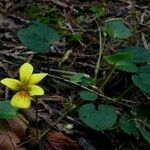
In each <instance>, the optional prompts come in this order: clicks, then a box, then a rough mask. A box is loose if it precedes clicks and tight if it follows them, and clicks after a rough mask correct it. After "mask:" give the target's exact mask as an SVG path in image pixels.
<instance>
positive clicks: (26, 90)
mask: <svg viewBox="0 0 150 150" xmlns="http://www.w3.org/2000/svg"><path fill="white" fill-rule="evenodd" d="M19 89H20V91H25V92H26V93H27V92H28V86H27V85H26V84H24V83H22V85H21V86H20V88H19Z"/></svg>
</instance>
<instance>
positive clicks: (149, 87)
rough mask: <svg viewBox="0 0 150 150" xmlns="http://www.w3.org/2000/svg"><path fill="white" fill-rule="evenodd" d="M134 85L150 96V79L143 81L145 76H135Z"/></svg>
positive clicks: (133, 78)
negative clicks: (149, 81) (149, 80)
mask: <svg viewBox="0 0 150 150" xmlns="http://www.w3.org/2000/svg"><path fill="white" fill-rule="evenodd" d="M132 80H133V83H134V84H135V85H136V86H137V87H139V88H140V89H141V90H142V91H143V92H145V93H148V94H150V83H147V81H148V79H147V78H145V79H143V76H140V75H133V76H132Z"/></svg>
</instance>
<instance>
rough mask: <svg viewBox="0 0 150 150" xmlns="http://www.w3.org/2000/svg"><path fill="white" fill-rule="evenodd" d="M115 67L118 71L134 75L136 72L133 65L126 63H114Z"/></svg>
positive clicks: (135, 67)
mask: <svg viewBox="0 0 150 150" xmlns="http://www.w3.org/2000/svg"><path fill="white" fill-rule="evenodd" d="M115 67H116V68H117V69H119V70H122V71H126V72H131V73H135V72H137V70H138V68H137V66H136V65H135V64H134V63H132V62H128V61H119V62H117V63H116V65H115Z"/></svg>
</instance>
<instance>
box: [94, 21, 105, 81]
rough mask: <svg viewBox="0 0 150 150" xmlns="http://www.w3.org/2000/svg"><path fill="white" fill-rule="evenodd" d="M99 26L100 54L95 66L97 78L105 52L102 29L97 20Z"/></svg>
mask: <svg viewBox="0 0 150 150" xmlns="http://www.w3.org/2000/svg"><path fill="white" fill-rule="evenodd" d="M95 22H96V24H97V27H98V34H99V54H98V60H97V63H96V66H95V79H96V80H97V76H98V72H99V69H100V61H101V57H102V52H103V48H102V34H101V29H100V26H99V24H98V22H97V21H96V20H95Z"/></svg>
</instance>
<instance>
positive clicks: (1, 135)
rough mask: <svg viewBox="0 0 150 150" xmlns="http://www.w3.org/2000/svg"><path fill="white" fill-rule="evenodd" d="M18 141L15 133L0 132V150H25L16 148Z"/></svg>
mask: <svg viewBox="0 0 150 150" xmlns="http://www.w3.org/2000/svg"><path fill="white" fill-rule="evenodd" d="M19 142H20V139H19V138H18V137H17V136H16V135H15V133H13V132H10V131H6V130H0V150H25V148H21V147H18V145H17V143H19Z"/></svg>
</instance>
